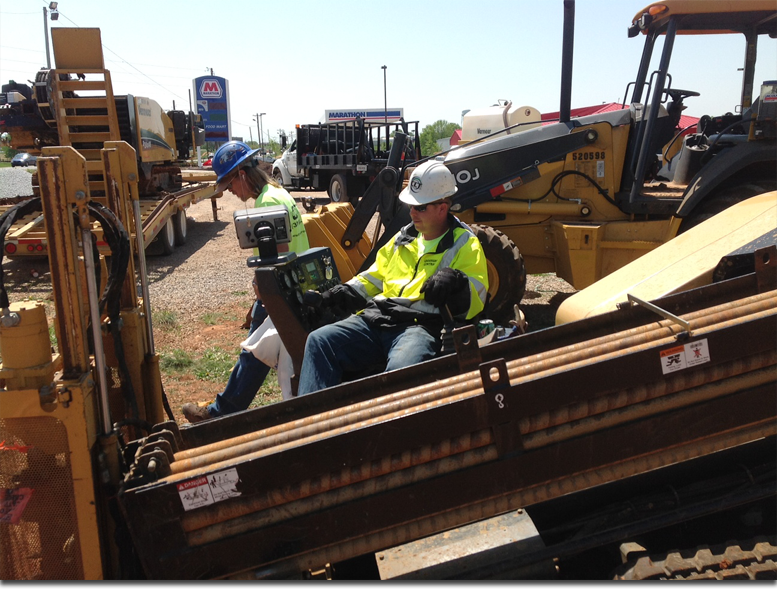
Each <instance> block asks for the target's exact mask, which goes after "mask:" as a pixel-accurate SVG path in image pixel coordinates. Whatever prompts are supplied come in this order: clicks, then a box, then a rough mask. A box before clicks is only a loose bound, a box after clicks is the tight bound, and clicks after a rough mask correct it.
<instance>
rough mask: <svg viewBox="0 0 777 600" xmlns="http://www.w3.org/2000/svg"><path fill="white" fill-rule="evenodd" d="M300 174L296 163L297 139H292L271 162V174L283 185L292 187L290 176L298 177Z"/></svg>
mask: <svg viewBox="0 0 777 600" xmlns="http://www.w3.org/2000/svg"><path fill="white" fill-rule="evenodd" d="M301 174H302V173H301V171H300V168H299V166H298V165H297V140H294V141H293V142H292V143H291V146H289V147H288V148H286V150H284V151H283V154H282V155H281V157H280V158H278V159H276V160H275V162H274V163H273V164H272V176H273V178H274V179H275V181H277V182H278V183H279V184H280V185H282V186H283V187H292V180H291V179H292V177H299V176H300V175H301Z"/></svg>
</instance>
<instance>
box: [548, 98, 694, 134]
mask: <svg viewBox="0 0 777 600" xmlns="http://www.w3.org/2000/svg"><path fill="white" fill-rule="evenodd" d="M621 108H624V107H623V105H621V104H620V103H618V102H605V103H604V104H596V105H594V106H584V107H582V108H573V109H572V110H570V111H569V113H570V116H572V117H573V118H574V117H587V116H588V115H600V114H602V113H606V112H612V111H614V110H621ZM558 115H559V111H556V112H549V113H542V120H543V121H551V122H553V121H558ZM698 122H699V118H698V117H690V116H686V115H682V116H681V117H680V124H679V125H678V126H677V129H678V130H680V129H685V128H686V127H691V126H692V125H696V123H698ZM688 133H692V132H691V131H688V132H687V133H686V135H687V134H688Z"/></svg>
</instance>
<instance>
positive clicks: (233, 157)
mask: <svg viewBox="0 0 777 600" xmlns="http://www.w3.org/2000/svg"><path fill="white" fill-rule="evenodd" d="M257 152H259V148H257V149H256V150H251V148H250V147H249V146H248V144H245V143H243V142H227V143H226V144H224V145H223V146H221V147H220V148H219V149H218V150H216V154H214V155H213V163H212V166H213V171H214V172H215V173H216V183H217V184H220V183H221V182H222V181H223V180H224V178H225V177H226V176H227V175H229V174H230V173H233V172H234V171H235V170H236V169H237V168H238V167H239V166H240V165H241V164H242V163H243V162H244V161H246V160H248V159H249V158H250V157H251V156H253V155H254V154H256V153H257Z"/></svg>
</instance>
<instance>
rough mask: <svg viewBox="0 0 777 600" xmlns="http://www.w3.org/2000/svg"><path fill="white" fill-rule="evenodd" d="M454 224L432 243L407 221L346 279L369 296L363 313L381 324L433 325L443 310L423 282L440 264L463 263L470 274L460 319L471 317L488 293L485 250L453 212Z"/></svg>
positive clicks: (462, 268)
mask: <svg viewBox="0 0 777 600" xmlns="http://www.w3.org/2000/svg"><path fill="white" fill-rule="evenodd" d="M448 220H449V223H450V228H449V229H448V231H447V233H446V234H445V235H444V236H443V237H442V238H441V239H440V241H439V242H438V243H437V246H436V248H427V249H426V251H425V252H424V251H423V245H422V244H421V242H420V240H419V233H418V232H417V231H416V229H415V227H414V226H413V224H412V223H409V224H408V225H405V226H404V227H403V228H402V229H401V230H400V232H399V233H397V235H395V236H394V237H393V238H392V240H391V241H390V242H388V243H387V244H386V245H384V246H383V247H382V248H381V249H380V250H378V254H377V256H376V258H375V262H374V263H373V264H372V266H370V268H369V269H367V270H366V271H363V272H361V273H359V274H358V275H356V276H355V277H354V278H353V279H351V280H350V281H348V282H347V285H348V286H349V287H350V288H351V289H352V290H353V291H355V292H357V293H358V294H359V295H360V296H361V297H363V298H364V299H365V300H367V301H368V304H367V308H365V309H364V311H362V312H361V313H359V314H361V315H362V316H363V317H364V318H365V319H366V320H367V321H368V322H371V323H374V324H376V325H379V326H380V325H384V326H392V325H399V324H406V325H410V324H413V323H417V324H419V325H427V324H428V325H430V326H432V322H434V326H436V324H437V323H439V322H440V320H441V316H440V310H439V309H438V308H435V307H434V306H433V305H431V304H429V303H428V302H426V301H425V300H424V295H423V294H422V293H421V287H422V286H423V284H424V282H426V281H427V280H428V279H429V278H430V277H431V276H432V275H434V273H435V272H437V270H439V269H442V268H444V267H450V268H451V269H458V270H459V271H462V272H463V273H464V274H465V275H466V276H467V278H468V279H469V307H468V308H467V310H466V311H463V312H461V313H459V314H457V315H453V316H454V317H455V318H457V319H465V320H469V319H472V318H474V317H475V316H477V315H478V314H479V313H480V312H481V311H482V310H483V308H484V306H485V302H486V296H487V293H488V273H487V269H486V256H485V253H484V252H483V247H482V246H481V245H480V241H479V240H478V238H477V236H476V235H475V234H474V233H472V231H471V230H470V229H469V228H468V227H467V226H466V225H464V224H463V223H462V222H461V221H459V220H458V219H457V218H455V217H454V216H452V215H448Z"/></svg>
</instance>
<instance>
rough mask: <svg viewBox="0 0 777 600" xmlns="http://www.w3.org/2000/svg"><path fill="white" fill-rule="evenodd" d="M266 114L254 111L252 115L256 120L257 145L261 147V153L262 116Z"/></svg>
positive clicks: (262, 143)
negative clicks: (257, 128)
mask: <svg viewBox="0 0 777 600" xmlns="http://www.w3.org/2000/svg"><path fill="white" fill-rule="evenodd" d="M266 114H267V113H256V114H255V115H254V121H256V124H257V126H258V127H259V147H260V148H261V149H262V154H264V138H263V137H262V117H263V116H264V115H266Z"/></svg>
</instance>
